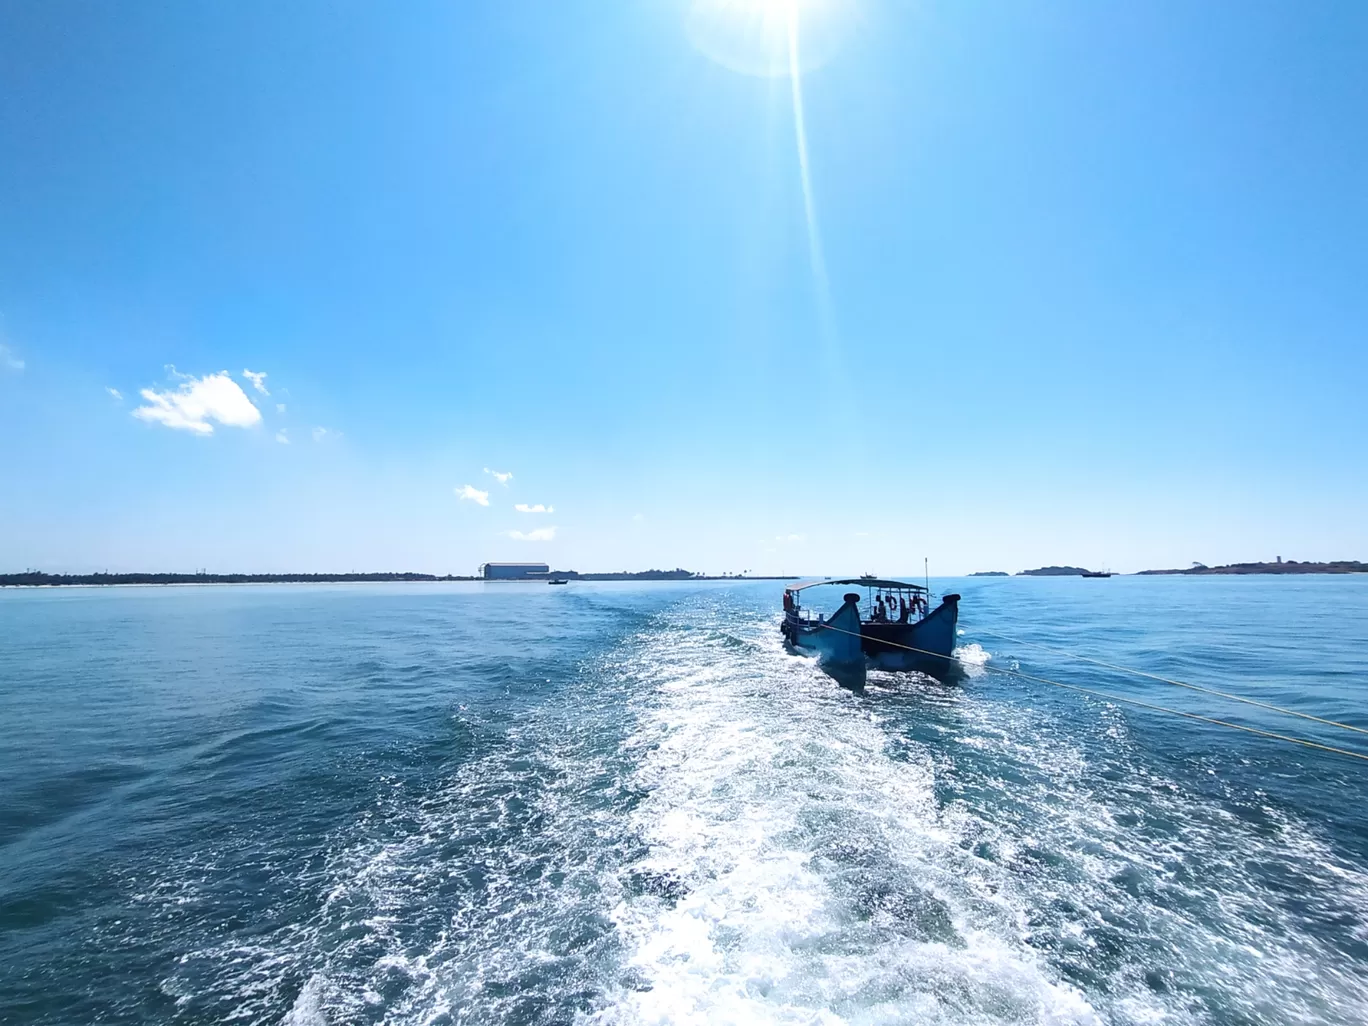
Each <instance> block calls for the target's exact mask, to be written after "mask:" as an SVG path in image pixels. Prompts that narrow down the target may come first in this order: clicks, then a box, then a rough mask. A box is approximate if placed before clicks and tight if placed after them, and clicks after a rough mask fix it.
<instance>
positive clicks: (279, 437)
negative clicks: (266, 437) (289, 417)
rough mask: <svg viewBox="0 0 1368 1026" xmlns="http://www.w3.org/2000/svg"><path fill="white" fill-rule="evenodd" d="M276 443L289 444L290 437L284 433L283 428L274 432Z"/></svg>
mask: <svg viewBox="0 0 1368 1026" xmlns="http://www.w3.org/2000/svg"><path fill="white" fill-rule="evenodd" d="M276 441H277V442H279V443H280V444H281V445H289V444H290V436H289V435H287V434H286V433H285V429H284V428H281V429H280V430H279V431H277V432H276Z"/></svg>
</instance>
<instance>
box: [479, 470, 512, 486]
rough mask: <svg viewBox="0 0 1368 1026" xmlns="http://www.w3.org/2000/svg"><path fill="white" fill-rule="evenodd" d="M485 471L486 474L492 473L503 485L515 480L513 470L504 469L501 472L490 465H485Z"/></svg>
mask: <svg viewBox="0 0 1368 1026" xmlns="http://www.w3.org/2000/svg"><path fill="white" fill-rule="evenodd" d="M484 472H485V473H486V474H490V475H492V476H493V478H494V480H495V481H498V482H499V484H501V485H506V484H508V482H509V481H512V480H513V472H512V471H511V470H508V471H504V472H502V473H501V472H499V471H497V470H490V469H489V468H488V467H485V468H484Z"/></svg>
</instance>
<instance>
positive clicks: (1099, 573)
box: [1080, 570, 1112, 577]
mask: <svg viewBox="0 0 1368 1026" xmlns="http://www.w3.org/2000/svg"><path fill="white" fill-rule="evenodd" d="M1111 575H1112V572H1111V571H1110V570H1084V571H1083V573H1082V574H1081V575H1080V576H1082V577H1110V576H1111Z"/></svg>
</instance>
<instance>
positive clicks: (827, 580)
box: [784, 577, 926, 591]
mask: <svg viewBox="0 0 1368 1026" xmlns="http://www.w3.org/2000/svg"><path fill="white" fill-rule="evenodd" d="M823 584H853V585H855V586H856V587H859V588H881V589H883V590H885V591H925V590H926V589H925V588H924V587H922V586H921V585H920V584H908V583H907V582H906V581H885V580H882V579H880V578H878V577H824V578H822V579H821V580H816V581H799V582H798V583H797V584H793V585H790V586H789V587H787V588H785V589H784V590H785V591H804V590H806V589H808V588H817V587H820V586H821V585H823Z"/></svg>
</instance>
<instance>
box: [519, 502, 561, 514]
mask: <svg viewBox="0 0 1368 1026" xmlns="http://www.w3.org/2000/svg"><path fill="white" fill-rule="evenodd" d="M513 508H514V509H516V510H517V511H518V512H519V513H554V512H556V507H555V506H543V505H542V504H541V503H540V502H539V503H537V504H536V505H535V506H529V505H528V504H527V503H525V502H520V503H518V504H517V505H516V506H514V507H513Z"/></svg>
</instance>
